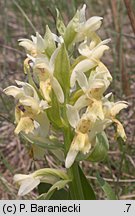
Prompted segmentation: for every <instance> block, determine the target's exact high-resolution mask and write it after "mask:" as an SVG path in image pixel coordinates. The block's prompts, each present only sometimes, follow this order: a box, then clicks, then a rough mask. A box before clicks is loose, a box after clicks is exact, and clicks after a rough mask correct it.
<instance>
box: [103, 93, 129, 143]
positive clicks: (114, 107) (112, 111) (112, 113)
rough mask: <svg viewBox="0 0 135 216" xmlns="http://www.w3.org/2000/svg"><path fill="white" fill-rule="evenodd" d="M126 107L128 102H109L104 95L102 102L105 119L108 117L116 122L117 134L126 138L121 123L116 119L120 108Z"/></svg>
mask: <svg viewBox="0 0 135 216" xmlns="http://www.w3.org/2000/svg"><path fill="white" fill-rule="evenodd" d="M127 107H128V103H127V102H126V101H118V102H116V103H114V102H111V101H109V100H108V98H107V97H106V100H105V102H104V103H103V110H104V115H105V118H106V119H110V120H111V121H112V122H114V123H115V124H116V128H117V135H118V136H120V137H122V139H123V140H124V141H125V140H126V134H125V131H124V128H123V125H122V124H121V122H120V121H118V119H116V115H117V114H118V113H119V112H120V111H121V110H122V109H125V108H127Z"/></svg>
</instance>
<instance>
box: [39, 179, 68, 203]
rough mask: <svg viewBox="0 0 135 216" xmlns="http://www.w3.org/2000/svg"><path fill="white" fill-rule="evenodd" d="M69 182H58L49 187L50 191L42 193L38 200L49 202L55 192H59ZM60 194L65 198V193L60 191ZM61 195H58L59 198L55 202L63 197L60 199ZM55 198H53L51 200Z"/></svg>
mask: <svg viewBox="0 0 135 216" xmlns="http://www.w3.org/2000/svg"><path fill="white" fill-rule="evenodd" d="M69 182H70V180H60V181H58V182H56V183H55V184H54V185H53V186H51V187H50V189H49V190H48V191H47V192H46V193H42V194H41V195H40V196H39V198H38V199H44V200H49V199H51V197H52V195H53V194H54V193H55V192H57V190H60V189H62V188H64V187H65V186H66V184H68V183H69ZM64 192H65V193H64ZM40 193H41V188H40ZM61 193H62V194H63V195H64V196H65V195H66V196H67V193H66V191H64V190H63V191H61ZM61 193H59V197H57V200H59V199H61V198H62V199H63V198H64V197H61V195H62V194H61ZM54 197H56V196H53V199H54Z"/></svg>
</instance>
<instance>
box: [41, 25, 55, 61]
mask: <svg viewBox="0 0 135 216" xmlns="http://www.w3.org/2000/svg"><path fill="white" fill-rule="evenodd" d="M44 40H45V43H46V45H47V46H46V50H45V52H46V54H47V55H48V57H49V58H50V57H51V55H52V54H53V52H54V51H55V49H56V44H55V41H54V39H53V36H52V32H51V30H50V29H49V27H48V25H47V26H46V33H45V37H44Z"/></svg>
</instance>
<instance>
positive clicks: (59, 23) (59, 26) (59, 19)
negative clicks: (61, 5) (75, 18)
mask: <svg viewBox="0 0 135 216" xmlns="http://www.w3.org/2000/svg"><path fill="white" fill-rule="evenodd" d="M56 12H57V20H56V26H57V30H58V32H59V33H60V35H61V36H63V35H64V33H65V30H66V27H65V25H64V22H63V21H62V17H61V14H60V12H59V10H58V9H56Z"/></svg>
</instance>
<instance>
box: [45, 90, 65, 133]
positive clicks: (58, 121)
mask: <svg viewBox="0 0 135 216" xmlns="http://www.w3.org/2000/svg"><path fill="white" fill-rule="evenodd" d="M46 113H47V116H48V118H49V120H50V121H51V123H52V125H53V126H54V127H55V128H56V129H60V128H63V127H64V126H65V125H64V120H63V119H62V116H61V111H60V105H59V103H58V100H57V98H56V96H55V93H54V92H53V90H52V95H51V108H49V109H47V111H46Z"/></svg>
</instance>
